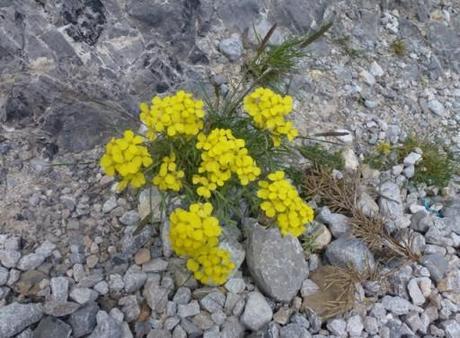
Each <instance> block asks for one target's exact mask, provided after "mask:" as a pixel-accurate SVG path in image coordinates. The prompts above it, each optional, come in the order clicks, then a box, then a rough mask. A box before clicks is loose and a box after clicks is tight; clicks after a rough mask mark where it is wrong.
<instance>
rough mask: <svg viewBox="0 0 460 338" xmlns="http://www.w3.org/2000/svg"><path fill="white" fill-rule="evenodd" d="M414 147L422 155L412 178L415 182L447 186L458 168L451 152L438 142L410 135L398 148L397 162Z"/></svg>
mask: <svg viewBox="0 0 460 338" xmlns="http://www.w3.org/2000/svg"><path fill="white" fill-rule="evenodd" d="M415 148H419V149H421V150H422V152H423V155H422V160H421V161H420V162H419V163H418V164H417V165H416V168H415V176H414V178H413V180H414V181H415V182H416V183H425V184H427V185H435V186H437V187H440V188H442V187H445V186H447V184H448V183H449V181H450V179H451V178H452V176H453V175H454V173H455V171H456V170H457V169H458V164H456V162H455V160H454V158H453V155H452V153H451V152H450V151H449V150H448V149H445V148H443V147H442V146H440V143H437V142H432V141H428V140H424V139H420V138H416V137H414V136H410V137H408V138H407V139H406V141H405V142H404V143H403V145H402V146H401V147H400V148H398V158H399V162H401V161H402V160H403V159H404V158H405V157H406V156H407V155H409V154H410V153H411V152H413V151H414V149H415Z"/></svg>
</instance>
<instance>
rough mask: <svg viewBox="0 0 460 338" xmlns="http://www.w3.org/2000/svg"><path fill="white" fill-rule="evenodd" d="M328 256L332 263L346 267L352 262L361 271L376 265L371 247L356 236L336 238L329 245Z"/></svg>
mask: <svg viewBox="0 0 460 338" xmlns="http://www.w3.org/2000/svg"><path fill="white" fill-rule="evenodd" d="M326 257H327V259H328V260H329V262H330V263H331V264H332V265H337V266H341V267H346V266H347V265H349V264H351V265H353V266H354V267H355V268H356V269H357V270H358V271H361V272H363V271H365V270H368V269H373V268H374V267H375V260H374V256H373V255H372V253H371V252H370V250H369V248H368V247H367V246H366V245H365V244H364V243H363V242H362V241H361V240H359V239H356V238H344V237H341V238H339V239H336V240H335V241H333V242H332V243H331V244H330V245H329V246H328V247H327V249H326Z"/></svg>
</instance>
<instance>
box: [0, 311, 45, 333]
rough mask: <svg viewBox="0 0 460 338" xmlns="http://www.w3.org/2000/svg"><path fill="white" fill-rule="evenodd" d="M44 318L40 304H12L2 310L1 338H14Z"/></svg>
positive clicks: (0, 313)
mask: <svg viewBox="0 0 460 338" xmlns="http://www.w3.org/2000/svg"><path fill="white" fill-rule="evenodd" d="M42 317H43V308H42V306H41V305H40V304H19V303H12V304H9V305H6V306H4V307H1V308H0V337H6V338H8V337H12V336H14V335H15V334H17V333H20V332H21V331H22V330H24V329H25V328H27V327H28V326H30V325H32V324H34V323H36V322H38V321H39V320H40V319H41V318H42Z"/></svg>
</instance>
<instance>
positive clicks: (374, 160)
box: [364, 142, 397, 170]
mask: <svg viewBox="0 0 460 338" xmlns="http://www.w3.org/2000/svg"><path fill="white" fill-rule="evenodd" d="M395 155H396V154H394V153H393V147H392V145H391V144H390V143H388V142H380V143H379V144H377V145H376V147H375V151H374V152H372V153H371V154H369V155H368V156H366V158H365V159H364V163H366V164H368V165H369V166H370V167H371V168H374V169H377V170H389V169H391V167H392V166H393V165H395V164H397V163H396V156H395Z"/></svg>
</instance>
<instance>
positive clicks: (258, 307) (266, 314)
mask: <svg viewBox="0 0 460 338" xmlns="http://www.w3.org/2000/svg"><path fill="white" fill-rule="evenodd" d="M272 317H273V311H272V309H271V308H270V305H268V303H267V301H266V300H265V297H264V296H263V295H262V294H261V293H259V292H251V293H250V294H249V296H248V300H247V302H246V307H245V308H244V312H243V314H242V315H241V322H242V323H243V324H244V325H245V326H246V327H247V328H249V329H250V330H252V331H257V330H259V329H260V328H261V327H262V326H264V325H265V324H267V323H268V322H269V321H270V320H271V319H272Z"/></svg>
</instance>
